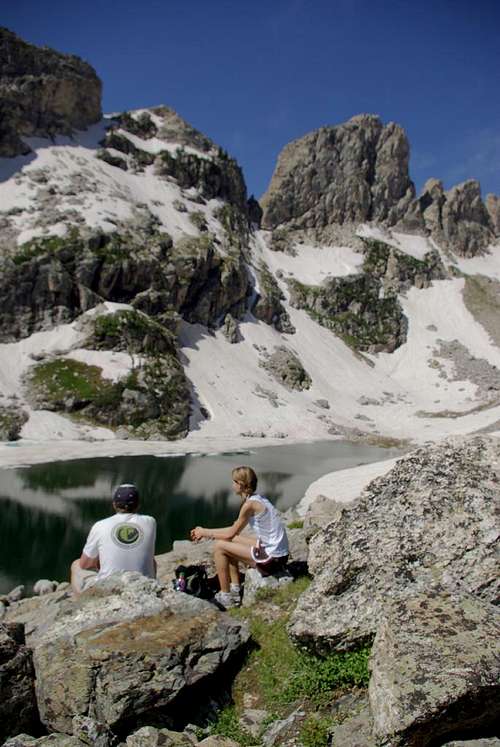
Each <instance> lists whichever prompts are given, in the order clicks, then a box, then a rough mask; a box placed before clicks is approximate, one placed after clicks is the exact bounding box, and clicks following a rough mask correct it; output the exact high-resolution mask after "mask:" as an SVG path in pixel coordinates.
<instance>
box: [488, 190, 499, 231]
mask: <svg viewBox="0 0 500 747" xmlns="http://www.w3.org/2000/svg"><path fill="white" fill-rule="evenodd" d="M486 210H487V211H488V215H489V216H490V221H491V225H492V226H493V231H494V232H495V236H500V197H499V196H498V195H492V194H490V195H486Z"/></svg>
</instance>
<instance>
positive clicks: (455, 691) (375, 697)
mask: <svg viewBox="0 0 500 747" xmlns="http://www.w3.org/2000/svg"><path fill="white" fill-rule="evenodd" d="M369 693H370V707H371V712H372V715H373V722H374V735H375V737H376V742H377V744H379V743H380V744H387V745H389V744H390V745H391V747H399V745H401V747H402V746H403V745H405V747H417V746H418V747H426V745H427V744H430V743H431V742H433V743H434V742H435V740H437V739H439V738H443V737H446V736H447V735H450V736H451V735H452V734H454V733H455V734H456V733H465V732H467V731H471V730H473V731H475V733H476V734H477V733H480V732H481V730H483V733H484V732H485V731H486V730H487V729H488V728H489V727H491V726H492V725H493V724H494V723H495V720H496V719H498V702H499V694H500V613H499V611H498V610H497V609H496V608H495V607H494V606H493V605H491V604H488V603H485V602H482V601H481V600H478V599H476V598H474V597H471V596H469V595H465V594H464V595H458V594H448V593H443V592H442V591H428V592H427V593H424V594H420V595H416V596H414V597H410V598H408V599H403V600H400V599H397V598H396V599H394V600H391V601H390V602H389V603H388V604H387V606H386V607H385V609H384V612H383V615H382V619H381V622H380V626H379V629H378V632H377V635H376V637H375V642H374V645H373V650H372V656H371V679H370V687H369Z"/></svg>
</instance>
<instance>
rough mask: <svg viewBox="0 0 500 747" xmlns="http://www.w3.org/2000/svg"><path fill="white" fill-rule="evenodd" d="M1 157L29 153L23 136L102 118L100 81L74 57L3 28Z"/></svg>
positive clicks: (79, 126) (0, 37)
mask: <svg viewBox="0 0 500 747" xmlns="http://www.w3.org/2000/svg"><path fill="white" fill-rule="evenodd" d="M0 71H1V73H0V122H1V124H0V156H8V157H9V156H16V155H19V154H22V153H27V152H29V147H28V146H27V145H26V143H24V142H23V140H22V138H23V136H24V137H33V136H39V137H53V136H54V135H56V134H58V133H64V134H69V133H71V131H72V130H73V129H84V128H85V127H88V126H89V125H90V124H93V123H94V122H97V121H98V120H99V119H100V118H101V90H102V84H101V81H100V79H99V78H98V76H97V73H96V72H95V70H94V69H93V67H91V65H89V64H88V63H87V62H84V61H83V60H81V59H80V58H79V57H76V56H75V55H69V54H62V53H60V52H56V51H55V50H53V49H49V48H48V47H37V46H35V45H33V44H29V43H27V42H25V41H23V40H22V39H20V38H19V37H18V36H17V35H16V34H14V33H13V32H12V31H9V30H8V29H6V28H0Z"/></svg>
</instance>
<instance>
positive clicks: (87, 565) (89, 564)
mask: <svg viewBox="0 0 500 747" xmlns="http://www.w3.org/2000/svg"><path fill="white" fill-rule="evenodd" d="M78 563H79V565H80V568H82V569H83V570H84V571H92V570H96V571H98V570H99V567H100V566H99V555H98V556H97V557H96V558H89V556H88V555H85V553H84V552H82V554H81V556H80V560H79V561H78Z"/></svg>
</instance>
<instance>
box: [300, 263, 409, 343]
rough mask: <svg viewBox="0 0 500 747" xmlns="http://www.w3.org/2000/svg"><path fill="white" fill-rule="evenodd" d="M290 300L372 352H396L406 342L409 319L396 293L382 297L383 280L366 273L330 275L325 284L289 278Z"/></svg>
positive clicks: (348, 339)
mask: <svg viewBox="0 0 500 747" xmlns="http://www.w3.org/2000/svg"><path fill="white" fill-rule="evenodd" d="M288 287H289V290H290V303H291V305H292V306H294V307H296V308H298V309H305V310H306V311H308V312H309V314H310V315H311V316H312V317H313V319H315V320H316V321H317V322H318V323H319V324H321V325H322V326H324V327H327V329H331V330H332V331H333V332H335V334H337V335H339V337H341V338H342V339H343V340H344V341H345V342H346V344H348V345H350V346H351V347H353V348H355V349H356V350H366V351H368V352H370V353H377V352H381V351H386V352H389V353H392V352H393V351H394V350H395V349H396V348H397V347H399V346H400V345H402V344H403V343H404V342H406V333H407V328H408V320H407V319H406V317H405V315H404V314H403V309H402V307H401V304H400V302H399V300H398V298H397V296H396V295H395V294H393V293H392V294H388V295H387V296H386V297H381V295H382V294H381V282H380V280H379V279H378V278H377V277H376V276H375V275H374V274H372V270H371V268H367V270H366V272H365V273H363V274H356V275H346V276H344V277H338V278H331V279H327V280H326V281H325V282H324V283H323V285H321V286H315V285H304V284H303V283H300V282H299V281H298V280H289V281H288Z"/></svg>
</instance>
